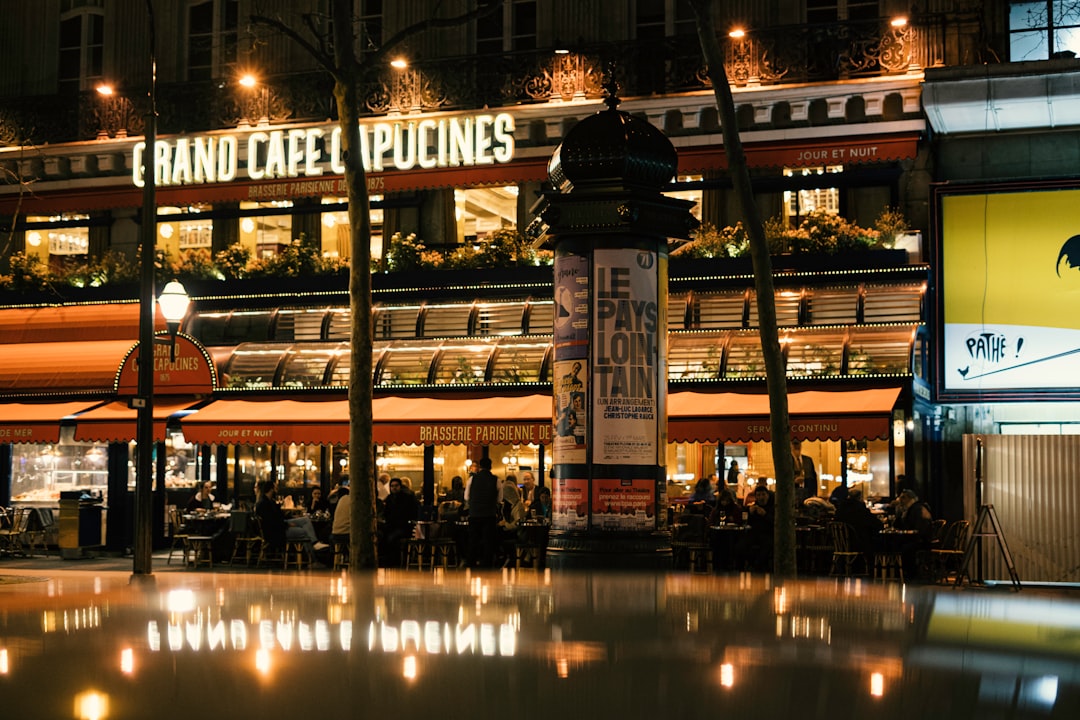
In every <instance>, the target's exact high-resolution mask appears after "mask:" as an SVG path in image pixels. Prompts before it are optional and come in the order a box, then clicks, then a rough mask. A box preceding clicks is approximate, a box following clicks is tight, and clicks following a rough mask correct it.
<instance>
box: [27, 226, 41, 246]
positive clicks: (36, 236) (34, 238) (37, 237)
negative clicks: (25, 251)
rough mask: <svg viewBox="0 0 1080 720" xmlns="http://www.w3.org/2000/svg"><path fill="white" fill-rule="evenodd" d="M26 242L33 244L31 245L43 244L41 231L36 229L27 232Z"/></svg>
mask: <svg viewBox="0 0 1080 720" xmlns="http://www.w3.org/2000/svg"><path fill="white" fill-rule="evenodd" d="M26 244H27V245H29V246H31V247H40V246H41V233H39V232H38V231H37V230H35V231H33V232H31V233H27V235H26Z"/></svg>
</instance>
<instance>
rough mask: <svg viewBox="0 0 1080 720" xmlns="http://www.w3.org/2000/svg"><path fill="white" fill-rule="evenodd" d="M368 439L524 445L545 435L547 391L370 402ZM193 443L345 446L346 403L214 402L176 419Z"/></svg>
mask: <svg viewBox="0 0 1080 720" xmlns="http://www.w3.org/2000/svg"><path fill="white" fill-rule="evenodd" d="M372 416H373V434H374V442H376V443H387V444H392V445H459V444H468V443H477V444H488V443H503V444H527V443H546V442H550V440H551V396H550V395H525V396H517V397H482V398H475V397H473V398H464V397H462V398H427V397H396V396H392V397H380V398H375V400H373V401H372ZM180 427H181V428H182V429H183V431H184V438H185V439H186V440H187V441H188V442H194V443H199V444H213V443H229V444H247V445H252V444H264V443H276V444H289V443H297V444H306V445H347V444H348V442H349V403H348V401H347V400H340V399H322V398H314V399H310V400H230V399H224V400H216V401H214V402H212V403H210V404H209V405H207V406H206V407H204V408H202V409H200V410H199V411H198V412H194V413H192V414H190V415H188V416H186V417H184V418H183V419H182V420H181V421H180Z"/></svg>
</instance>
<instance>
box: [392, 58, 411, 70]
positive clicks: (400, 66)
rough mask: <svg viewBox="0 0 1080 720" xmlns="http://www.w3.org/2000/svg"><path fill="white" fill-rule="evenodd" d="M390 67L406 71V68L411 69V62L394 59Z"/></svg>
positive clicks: (403, 59)
mask: <svg viewBox="0 0 1080 720" xmlns="http://www.w3.org/2000/svg"><path fill="white" fill-rule="evenodd" d="M390 67H392V68H394V69H395V70H404V69H405V68H407V67H409V62H408V61H407V60H406V59H405V58H400V57H399V58H394V59H393V60H391V61H390Z"/></svg>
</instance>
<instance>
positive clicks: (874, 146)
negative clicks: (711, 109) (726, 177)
mask: <svg viewBox="0 0 1080 720" xmlns="http://www.w3.org/2000/svg"><path fill="white" fill-rule="evenodd" d="M743 150H744V151H745V153H746V164H747V165H748V166H749V167H752V168H767V167H771V168H779V167H791V168H800V167H818V166H823V165H844V166H848V165H863V164H867V163H883V162H896V161H898V160H912V159H914V158H915V156H916V154H917V153H918V150H919V133H913V132H909V133H895V134H892V135H866V136H857V135H856V136H841V137H830V138H805V139H795V138H789V139H786V140H776V141H771V142H759V143H747V144H746V145H745V146H744V147H743ZM725 169H727V154H726V153H725V152H724V147H723V146H722V145H713V146H708V147H689V148H680V149H679V174H680V175H685V174H689V173H694V172H700V171H702V170H725Z"/></svg>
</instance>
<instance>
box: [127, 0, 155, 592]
mask: <svg viewBox="0 0 1080 720" xmlns="http://www.w3.org/2000/svg"><path fill="white" fill-rule="evenodd" d="M146 13H147V15H148V18H149V21H150V23H149V24H150V36H149V41H150V93H149V100H150V107H149V110H147V113H146V130H145V140H146V147H145V149H144V151H143V154H142V156H143V207H142V228H141V232H140V235H141V243H142V247H141V251H140V253H139V262H140V263H141V270H142V273H141V275H140V283H139V374H138V386H137V388H138V389H137V391H136V395H137V396H136V397H135V399H134V400H133V401H132V405H133V406H134V407H135V408H136V411H137V422H136V427H135V445H136V452H137V453H138V456H137V462H136V466H135V543H134V548H132V555H133V562H132V578H133V579H139V578H146V577H150V576H151V575H152V574H153V567H152V566H153V553H154V548H153V511H154V508H153V490H154V488H153V482H154V478H153V469H154V463H153V458H154V241H155V239H156V237H157V197H156V192H155V191H156V189H157V188H156V186H157V177H156V173H157V168H156V167H155V163H154V155H155V152H154V146H155V144H156V143H157V57H156V53H155V40H154V3H153V0H146Z"/></svg>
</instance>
